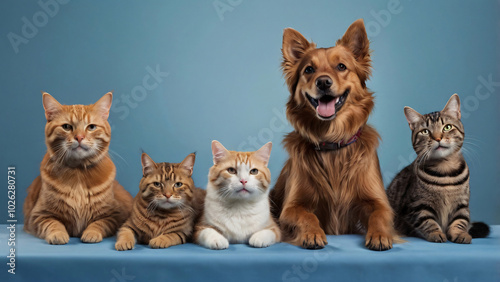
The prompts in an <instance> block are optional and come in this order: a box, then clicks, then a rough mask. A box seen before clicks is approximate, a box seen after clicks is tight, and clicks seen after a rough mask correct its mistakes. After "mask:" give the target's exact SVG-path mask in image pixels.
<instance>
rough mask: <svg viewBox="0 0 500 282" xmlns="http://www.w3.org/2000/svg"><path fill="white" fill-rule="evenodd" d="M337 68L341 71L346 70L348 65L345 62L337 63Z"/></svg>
mask: <svg viewBox="0 0 500 282" xmlns="http://www.w3.org/2000/svg"><path fill="white" fill-rule="evenodd" d="M337 69H338V70H339V71H345V70H346V69H347V67H346V66H345V65H344V64H342V63H340V64H338V65H337Z"/></svg>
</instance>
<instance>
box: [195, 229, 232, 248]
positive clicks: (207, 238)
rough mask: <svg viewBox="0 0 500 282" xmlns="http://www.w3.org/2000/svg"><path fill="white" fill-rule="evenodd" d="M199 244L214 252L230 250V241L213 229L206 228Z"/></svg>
mask: <svg viewBox="0 0 500 282" xmlns="http://www.w3.org/2000/svg"><path fill="white" fill-rule="evenodd" d="M198 244H200V245H202V246H203V247H205V248H209V249H212V250H224V249H227V248H229V241H228V240H227V239H226V237H224V236H222V234H220V233H219V232H217V231H216V230H215V229H213V228H205V229H203V230H202V231H201V232H200V235H199V238H198Z"/></svg>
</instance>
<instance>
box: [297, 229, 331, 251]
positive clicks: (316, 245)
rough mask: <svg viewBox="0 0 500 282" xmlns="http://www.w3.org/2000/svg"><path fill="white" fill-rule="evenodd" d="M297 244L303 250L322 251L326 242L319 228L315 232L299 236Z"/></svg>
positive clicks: (323, 233)
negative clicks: (299, 244) (300, 245)
mask: <svg viewBox="0 0 500 282" xmlns="http://www.w3.org/2000/svg"><path fill="white" fill-rule="evenodd" d="M299 243H301V244H302V247H303V248H305V249H313V250H314V249H323V248H324V247H325V246H326V245H327V244H328V241H327V240H326V234H325V232H324V231H323V229H321V228H319V227H318V228H317V229H315V230H310V231H307V232H304V233H302V234H301V236H300V238H299Z"/></svg>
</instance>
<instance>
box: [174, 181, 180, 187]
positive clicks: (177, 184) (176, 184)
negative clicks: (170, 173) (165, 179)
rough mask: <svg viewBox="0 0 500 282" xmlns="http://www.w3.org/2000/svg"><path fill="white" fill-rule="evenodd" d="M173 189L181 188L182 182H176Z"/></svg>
mask: <svg viewBox="0 0 500 282" xmlns="http://www.w3.org/2000/svg"><path fill="white" fill-rule="evenodd" d="M174 187H175V188H180V187H182V182H176V183H175V184H174Z"/></svg>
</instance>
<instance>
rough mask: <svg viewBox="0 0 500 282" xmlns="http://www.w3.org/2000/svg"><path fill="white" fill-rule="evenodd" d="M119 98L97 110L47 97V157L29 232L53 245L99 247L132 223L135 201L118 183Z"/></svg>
mask: <svg viewBox="0 0 500 282" xmlns="http://www.w3.org/2000/svg"><path fill="white" fill-rule="evenodd" d="M112 97H113V95H112V94H111V92H110V93H107V94H105V95H104V96H103V97H102V98H101V99H99V101H97V102H96V103H95V104H93V105H61V104H59V102H57V101H56V99H54V98H53V97H52V96H50V95H49V94H48V93H43V107H44V109H45V117H46V118H47V124H46V126H45V143H46V145H47V153H46V154H45V157H44V158H43V160H42V163H41V165H40V176H38V177H37V178H36V179H35V180H34V181H33V183H32V184H31V185H30V186H29V187H28V196H27V197H26V199H25V201H24V230H25V231H26V232H28V233H31V234H33V235H35V236H38V237H40V238H42V239H45V240H46V241H47V242H48V243H49V244H55V245H60V244H66V243H68V241H69V237H70V236H71V237H80V238H81V240H82V241H83V242H85V243H97V242H100V241H102V238H103V237H109V236H113V235H114V234H115V233H116V230H117V229H118V227H119V226H120V225H121V224H122V223H123V222H124V221H125V220H126V219H127V217H128V215H129V213H130V210H131V206H132V196H131V195H130V193H128V192H127V191H126V190H125V189H123V187H122V186H121V185H120V184H119V183H118V182H117V181H116V180H115V174H116V169H115V166H114V164H113V162H112V161H111V159H110V158H109V155H108V147H109V142H110V139H111V128H110V126H109V123H108V121H107V119H108V116H109V109H110V107H111V101H112Z"/></svg>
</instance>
